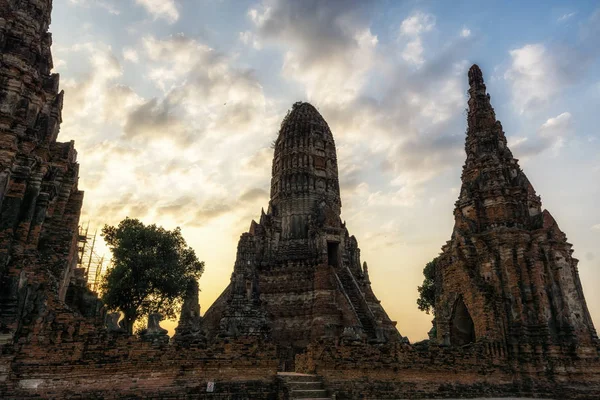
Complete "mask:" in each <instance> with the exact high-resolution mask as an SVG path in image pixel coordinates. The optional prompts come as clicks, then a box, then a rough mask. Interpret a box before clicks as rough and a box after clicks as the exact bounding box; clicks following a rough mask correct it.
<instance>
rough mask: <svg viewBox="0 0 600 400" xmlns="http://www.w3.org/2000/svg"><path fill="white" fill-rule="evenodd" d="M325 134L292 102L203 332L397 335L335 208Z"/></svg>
mask: <svg viewBox="0 0 600 400" xmlns="http://www.w3.org/2000/svg"><path fill="white" fill-rule="evenodd" d="M341 205H342V202H341V199H340V185H339V179H338V167H337V156H336V149H335V142H334V140H333V135H332V133H331V130H330V129H329V126H328V125H327V122H325V120H324V119H323V117H322V116H321V114H319V112H318V111H317V109H316V108H315V107H313V106H312V105H310V104H308V103H295V104H294V106H293V107H292V110H291V111H290V112H289V113H288V114H287V116H286V117H285V118H284V120H283V122H282V124H281V129H280V130H279V135H278V137H277V140H276V141H275V154H274V158H273V169H272V179H271V200H270V201H269V207H268V210H267V213H264V212H262V213H261V217H260V221H259V222H258V223H257V222H255V221H252V223H251V224H250V229H249V231H248V232H247V233H244V234H243V235H242V236H241V238H240V242H239V244H238V251H237V259H236V263H235V266H234V271H233V274H232V277H231V283H230V284H229V286H228V287H227V288H226V289H225V291H224V293H223V294H222V295H221V296H220V297H219V298H218V299H217V301H216V302H215V304H213V306H212V307H211V308H210V309H209V310H208V311H207V313H206V316H205V321H206V325H207V330H208V332H209V336H213V337H214V336H218V335H221V336H242V335H259V336H261V335H262V336H265V337H269V338H271V339H272V340H273V341H275V342H276V343H278V344H285V345H290V346H292V347H293V348H296V349H298V350H301V349H303V348H304V347H305V346H307V345H308V343H310V342H311V341H313V340H318V339H323V338H331V339H336V340H337V339H340V340H346V341H370V342H379V343H381V342H388V341H397V340H405V339H404V338H402V336H401V335H400V334H399V333H398V331H397V330H396V328H395V325H396V323H395V322H393V321H391V320H390V318H389V317H388V315H387V314H386V312H385V311H384V309H383V308H382V307H381V305H380V304H379V300H378V299H377V298H376V297H375V295H374V294H373V291H372V290H371V284H370V281H369V276H368V271H367V268H366V263H365V265H364V267H363V266H362V265H361V261H360V250H359V248H358V243H357V241H356V238H355V237H354V236H350V235H349V233H348V230H347V229H346V226H345V224H344V223H343V222H342V220H341V218H340V213H341Z"/></svg>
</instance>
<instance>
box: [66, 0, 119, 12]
mask: <svg viewBox="0 0 600 400" xmlns="http://www.w3.org/2000/svg"><path fill="white" fill-rule="evenodd" d="M69 3H70V4H73V5H77V6H82V7H92V6H94V7H99V8H102V9H104V10H106V11H108V12H109V13H111V14H114V15H119V14H120V13H121V10H119V8H118V7H117V5H116V3H115V0H69Z"/></svg>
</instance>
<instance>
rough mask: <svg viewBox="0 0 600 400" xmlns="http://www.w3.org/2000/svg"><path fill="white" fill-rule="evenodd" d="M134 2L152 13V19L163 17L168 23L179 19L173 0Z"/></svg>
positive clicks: (136, 0) (137, 0)
mask: <svg viewBox="0 0 600 400" xmlns="http://www.w3.org/2000/svg"><path fill="white" fill-rule="evenodd" d="M135 2H136V3H137V4H139V5H140V6H142V7H144V8H145V9H146V11H148V12H149V13H150V14H152V16H153V17H154V19H159V18H163V19H165V20H166V21H167V22H169V23H173V22H175V21H177V20H178V19H179V11H178V10H177V5H176V4H175V0H135Z"/></svg>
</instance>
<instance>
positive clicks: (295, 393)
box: [290, 389, 327, 399]
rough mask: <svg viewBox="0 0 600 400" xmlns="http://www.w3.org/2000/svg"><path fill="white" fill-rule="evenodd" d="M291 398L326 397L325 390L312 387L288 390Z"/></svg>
mask: <svg viewBox="0 0 600 400" xmlns="http://www.w3.org/2000/svg"><path fill="white" fill-rule="evenodd" d="M290 397H291V398H292V399H314V398H318V399H320V398H323V397H327V390H325V389H314V390H292V391H291V392H290Z"/></svg>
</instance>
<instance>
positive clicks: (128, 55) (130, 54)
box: [123, 47, 140, 63]
mask: <svg viewBox="0 0 600 400" xmlns="http://www.w3.org/2000/svg"><path fill="white" fill-rule="evenodd" d="M123 58H124V59H125V60H127V61H131V62H132V63H137V62H139V61H140V58H139V56H138V53H137V51H136V50H135V49H132V48H130V47H126V48H124V49H123Z"/></svg>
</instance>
